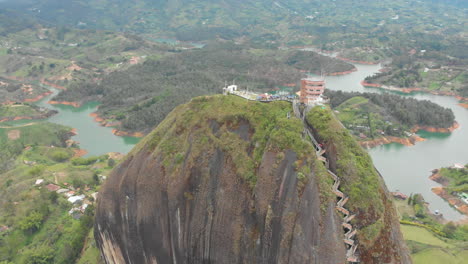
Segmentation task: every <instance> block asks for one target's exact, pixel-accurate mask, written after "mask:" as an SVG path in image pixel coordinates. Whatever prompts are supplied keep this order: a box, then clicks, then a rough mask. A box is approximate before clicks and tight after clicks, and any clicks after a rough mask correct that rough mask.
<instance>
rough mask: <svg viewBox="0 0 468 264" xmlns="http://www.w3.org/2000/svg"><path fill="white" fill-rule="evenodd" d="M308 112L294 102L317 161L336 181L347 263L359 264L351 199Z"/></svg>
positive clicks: (335, 190) (295, 112)
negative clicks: (308, 119)
mask: <svg viewBox="0 0 468 264" xmlns="http://www.w3.org/2000/svg"><path fill="white" fill-rule="evenodd" d="M308 110H310V107H307V108H306V109H305V110H304V112H303V113H301V111H300V110H299V106H298V102H297V101H296V100H294V101H293V111H294V114H295V115H296V117H297V118H299V119H301V120H302V122H303V124H304V132H305V133H304V134H305V135H308V137H309V139H310V141H311V142H312V144H313V146H314V148H315V154H316V156H317V159H318V160H320V161H322V162H324V163H325V166H326V167H327V171H328V173H329V174H330V175H331V176H332V177H333V180H334V184H333V193H334V194H335V195H336V196H337V197H338V199H339V200H338V202H337V203H336V210H338V211H339V212H341V213H342V214H343V222H342V224H341V225H342V227H343V231H344V239H343V241H344V243H345V245H346V248H347V251H346V261H347V262H348V263H356V262H359V258H358V256H357V254H356V250H357V247H358V244H357V242H356V241H355V239H354V236H355V235H356V233H357V230H356V229H354V228H353V226H352V225H351V224H350V222H351V220H353V219H354V217H355V216H356V215H354V214H352V213H351V212H350V211H349V210H348V209H346V208H345V207H344V206H345V204H346V203H347V202H348V200H349V197H348V196H347V195H346V194H344V193H343V192H341V191H340V190H339V188H340V184H341V179H340V178H339V177H338V176H337V175H336V174H335V173H333V172H332V171H331V170H330V169H329V163H328V160H327V159H326V158H325V157H324V156H323V155H324V154H325V152H326V150H325V149H322V147H321V144H319V143H318V141H317V140H316V139H315V137H314V135H313V134H312V132H311V131H310V128H309V126H308V124H307V122H306V121H305V115H306V113H307V111H308Z"/></svg>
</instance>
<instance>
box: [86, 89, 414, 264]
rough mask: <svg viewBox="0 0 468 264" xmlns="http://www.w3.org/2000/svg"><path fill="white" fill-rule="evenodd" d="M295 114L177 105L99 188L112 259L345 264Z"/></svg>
mask: <svg viewBox="0 0 468 264" xmlns="http://www.w3.org/2000/svg"><path fill="white" fill-rule="evenodd" d="M288 111H290V105H288V104H287V103H272V104H261V103H256V102H247V101H243V100H241V99H239V98H233V97H231V96H224V97H222V96H214V97H208V98H197V99H194V100H192V102H190V103H188V104H186V105H182V106H179V107H178V108H176V109H175V110H174V111H173V112H172V113H171V114H170V115H169V116H168V117H167V118H166V120H165V121H164V122H163V123H161V125H160V126H159V127H158V128H156V129H155V130H154V131H153V132H152V133H151V134H150V135H148V136H147V137H146V138H145V139H144V140H143V141H142V142H141V143H140V144H139V145H137V147H136V148H135V149H134V150H133V151H132V152H131V153H130V154H128V155H127V157H126V159H125V160H124V161H123V162H122V163H120V164H119V165H118V166H117V167H116V168H115V169H114V170H113V172H112V173H111V175H110V177H108V180H107V182H106V183H105V184H104V186H103V187H102V189H101V192H100V193H99V197H98V206H97V212H96V220H95V237H96V240H97V244H98V247H99V248H100V250H101V253H102V256H103V258H104V259H105V261H106V263H109V264H110V263H138V264H143V263H160V264H161V263H320V264H326V263H330V264H332V263H333V264H336V263H345V262H346V249H345V245H344V243H343V237H344V235H343V227H342V216H341V215H339V213H338V212H337V211H336V210H335V203H336V200H335V198H336V197H334V195H333V193H332V192H331V185H332V182H331V181H330V179H329V178H327V177H328V175H327V173H326V169H325V168H324V165H323V164H322V163H321V162H320V161H318V160H316V159H315V154H314V150H313V148H312V146H311V145H310V144H308V143H307V142H306V141H305V140H303V139H302V134H301V131H302V123H301V122H300V120H299V119H295V118H291V119H287V118H286V113H287V112H288ZM284 124H286V125H284ZM296 137H297V139H294V140H293V141H291V140H288V139H291V138H296ZM389 219H390V218H389ZM390 220H391V221H394V219H393V218H391V219H390ZM396 224H397V227H398V222H396ZM395 232H396V233H395V234H396V235H395V234H393V233H392V232H390V233H389V237H388V239H389V240H393V242H395V243H393V244H398V243H402V244H403V245H404V242H403V241H402V240H401V234H400V233H399V229H398V230H396V231H395ZM393 244H392V245H393ZM381 246H383V247H385V245H381ZM394 253H395V254H399V253H402V254H408V253H407V252H396V251H395V252H394ZM382 263H383V262H382ZM401 263H410V261H409V262H407V261H403V262H401Z"/></svg>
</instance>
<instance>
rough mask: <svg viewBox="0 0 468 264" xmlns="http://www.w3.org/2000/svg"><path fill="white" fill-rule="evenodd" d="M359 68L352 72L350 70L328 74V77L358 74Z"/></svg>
mask: <svg viewBox="0 0 468 264" xmlns="http://www.w3.org/2000/svg"><path fill="white" fill-rule="evenodd" d="M357 70H358V69H357V68H356V67H354V68H353V69H352V70H349V71H343V72H332V73H327V74H326V75H327V76H339V75H346V74H350V73H353V72H357Z"/></svg>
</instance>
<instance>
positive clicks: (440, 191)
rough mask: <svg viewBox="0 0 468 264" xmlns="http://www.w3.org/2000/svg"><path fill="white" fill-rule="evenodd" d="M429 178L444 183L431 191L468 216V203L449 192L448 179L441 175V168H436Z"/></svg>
mask: <svg viewBox="0 0 468 264" xmlns="http://www.w3.org/2000/svg"><path fill="white" fill-rule="evenodd" d="M429 179H431V180H432V181H435V182H437V183H439V184H441V185H442V186H440V187H434V188H432V189H431V191H432V192H433V193H434V194H436V195H437V196H439V197H440V198H442V199H443V200H444V201H446V202H447V203H449V204H450V205H451V206H452V207H454V208H455V209H456V210H457V211H459V212H460V213H462V214H464V215H465V216H468V204H466V203H464V202H463V201H462V200H461V199H460V198H458V197H456V196H454V195H452V194H450V193H448V192H447V190H446V189H445V187H447V185H448V180H447V179H445V178H444V177H443V176H442V175H440V173H439V169H435V170H434V171H433V173H432V175H431V176H429Z"/></svg>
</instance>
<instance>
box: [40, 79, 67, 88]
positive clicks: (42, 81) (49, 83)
mask: <svg viewBox="0 0 468 264" xmlns="http://www.w3.org/2000/svg"><path fill="white" fill-rule="evenodd" d="M41 83H42V84H45V85H48V86H52V87H54V88H57V89H60V90H66V89H67V88H65V87H64V86H60V85H58V84H55V83H51V82H48V81H46V80H45V79H42V80H41Z"/></svg>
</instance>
